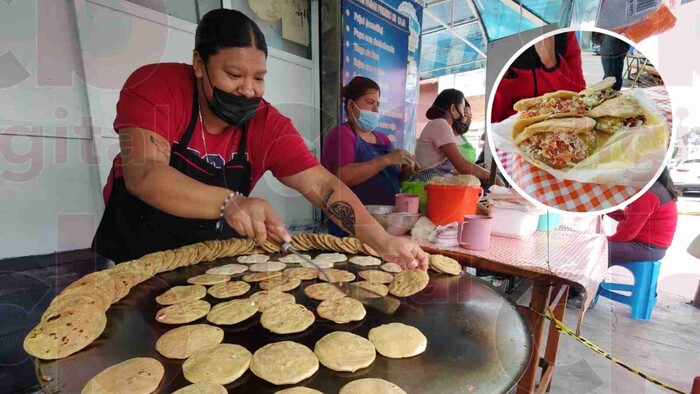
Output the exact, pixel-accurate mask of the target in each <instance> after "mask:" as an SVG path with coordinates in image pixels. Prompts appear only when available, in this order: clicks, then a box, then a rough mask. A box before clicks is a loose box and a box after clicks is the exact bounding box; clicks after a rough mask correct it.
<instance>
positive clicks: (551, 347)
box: [540, 285, 569, 393]
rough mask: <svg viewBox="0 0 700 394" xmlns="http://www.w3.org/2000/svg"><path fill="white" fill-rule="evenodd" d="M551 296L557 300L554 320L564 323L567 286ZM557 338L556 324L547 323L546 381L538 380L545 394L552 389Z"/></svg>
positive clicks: (557, 347)
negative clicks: (543, 386)
mask: <svg viewBox="0 0 700 394" xmlns="http://www.w3.org/2000/svg"><path fill="white" fill-rule="evenodd" d="M552 295H553V296H558V297H559V299H558V300H555V305H554V309H553V311H552V312H553V314H554V318H555V319H557V320H559V321H564V313H565V312H566V299H567V298H568V296H569V286H566V285H563V286H561V288H558V289H557V290H556V291H555V292H554V293H553V294H552ZM559 337H560V332H559V330H557V326H556V324H554V322H550V323H549V333H548V334H547V346H546V347H545V350H544V360H545V362H546V365H547V367H546V368H547V369H546V371H545V372H549V371H550V370H551V372H549V373H548V375H549V376H548V379H545V378H544V375H543V376H542V379H541V380H540V384H541V385H546V387H547V389H546V390H545V392H547V393H548V392H549V390H550V389H551V388H552V376H553V375H554V365H555V364H556V360H557V351H558V350H559Z"/></svg>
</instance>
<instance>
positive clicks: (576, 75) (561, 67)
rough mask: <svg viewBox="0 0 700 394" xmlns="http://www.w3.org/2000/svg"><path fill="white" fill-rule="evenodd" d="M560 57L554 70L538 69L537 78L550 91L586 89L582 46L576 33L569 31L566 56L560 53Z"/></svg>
mask: <svg viewBox="0 0 700 394" xmlns="http://www.w3.org/2000/svg"><path fill="white" fill-rule="evenodd" d="M558 57H559V64H558V66H557V67H556V68H555V69H554V70H544V69H540V70H537V78H538V80H541V81H542V82H543V87H545V86H546V87H547V89H546V90H547V91H550V92H553V91H557V90H570V91H573V92H579V91H581V90H583V89H585V88H586V80H585V79H584V77H583V68H582V64H581V62H582V60H581V47H580V46H579V43H578V40H577V39H576V34H575V33H573V32H569V33H567V42H566V52H565V53H564V56H562V55H558ZM542 91H543V92H544V90H542Z"/></svg>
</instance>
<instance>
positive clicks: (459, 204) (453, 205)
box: [425, 185, 483, 226]
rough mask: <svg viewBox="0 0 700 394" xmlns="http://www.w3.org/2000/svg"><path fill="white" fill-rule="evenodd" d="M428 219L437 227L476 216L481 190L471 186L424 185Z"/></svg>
mask: <svg viewBox="0 0 700 394" xmlns="http://www.w3.org/2000/svg"><path fill="white" fill-rule="evenodd" d="M425 191H426V192H427V195H428V203H427V210H428V215H427V216H428V219H430V221H432V222H433V223H435V224H436V225H438V226H444V225H446V224H449V223H453V222H461V221H462V220H464V217H465V216H467V215H475V214H476V206H477V203H478V202H479V198H480V197H481V195H482V193H483V190H482V189H481V188H480V187H473V186H443V185H426V186H425Z"/></svg>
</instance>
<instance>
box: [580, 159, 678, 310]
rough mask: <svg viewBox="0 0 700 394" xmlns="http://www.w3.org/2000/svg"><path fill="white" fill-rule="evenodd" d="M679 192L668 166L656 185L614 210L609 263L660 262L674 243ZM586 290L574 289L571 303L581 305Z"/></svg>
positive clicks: (609, 244)
mask: <svg viewBox="0 0 700 394" xmlns="http://www.w3.org/2000/svg"><path fill="white" fill-rule="evenodd" d="M676 200H677V194H676V190H675V187H674V185H673V181H672V180H671V174H670V173H669V172H668V169H664V171H663V172H662V173H661V175H660V176H659V178H658V179H657V180H656V182H654V184H653V185H652V186H651V188H649V190H647V191H646V192H645V193H644V194H642V195H641V196H640V197H639V198H638V199H636V200H635V201H633V202H631V203H630V204H629V205H628V206H626V207H625V209H624V210H619V211H615V212H611V213H609V214H608V216H609V217H611V218H613V219H614V220H616V221H618V222H619V223H618V224H617V230H616V231H615V234H613V235H611V236H609V237H608V265H615V264H616V263H627V262H635V261H659V260H661V259H662V258H663V257H664V256H665V255H666V250H667V249H668V247H669V246H671V241H673V235H674V234H675V233H676V224H677V223H678V210H677V207H676ZM581 304H583V291H582V290H580V289H575V288H571V289H570V290H569V299H568V301H567V305H568V306H569V307H573V308H579V307H581Z"/></svg>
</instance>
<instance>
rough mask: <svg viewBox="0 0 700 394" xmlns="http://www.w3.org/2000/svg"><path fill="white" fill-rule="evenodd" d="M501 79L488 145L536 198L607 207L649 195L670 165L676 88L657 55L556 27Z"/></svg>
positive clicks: (554, 204) (514, 181) (566, 207)
mask: <svg viewBox="0 0 700 394" xmlns="http://www.w3.org/2000/svg"><path fill="white" fill-rule="evenodd" d="M506 64H507V65H506V67H505V68H504V69H503V70H502V71H501V73H500V75H499V77H498V79H497V80H496V81H497V82H496V85H495V86H496V88H495V90H494V91H493V93H492V95H491V98H490V102H489V107H488V117H490V119H491V122H490V124H489V125H488V127H487V132H488V138H489V145H490V147H491V151H492V154H493V157H494V159H495V161H496V164H497V165H498V167H499V169H500V170H501V172H502V173H503V174H504V175H505V177H506V178H507V180H508V181H509V182H510V183H511V185H512V186H513V187H514V188H515V189H517V190H518V191H519V192H521V194H523V195H524V196H525V197H527V198H528V199H529V200H531V201H532V202H536V203H541V204H543V205H545V206H547V207H548V208H553V209H555V210H560V211H566V212H595V213H605V212H608V211H612V210H614V209H617V208H618V207H619V206H620V205H623V204H625V203H626V202H628V201H629V200H630V199H633V198H635V197H636V196H638V195H641V194H642V193H643V192H644V191H645V190H646V189H648V188H649V187H650V186H651V184H653V182H654V181H655V180H656V179H657V177H658V176H659V174H660V173H661V172H662V170H663V169H664V168H665V167H664V166H665V163H666V162H667V161H668V157H669V153H670V141H672V138H671V133H672V124H671V121H672V114H671V103H670V99H669V97H668V92H667V91H666V88H665V86H664V83H663V79H662V77H661V74H660V73H659V70H658V69H656V68H655V67H654V63H653V61H652V60H651V59H648V58H647V57H646V56H645V55H644V54H643V53H640V52H639V51H638V50H637V49H636V48H634V46H633V45H632V43H631V42H630V41H629V40H628V39H626V38H624V37H622V36H620V35H618V34H616V33H612V32H609V31H606V30H602V29H593V30H571V29H562V30H556V31H553V32H551V33H548V34H544V35H542V36H540V37H539V38H538V39H536V40H534V41H532V42H530V43H528V44H526V45H525V46H524V47H523V48H522V49H521V50H520V51H518V52H517V53H516V54H515V55H514V56H513V57H512V58H511V60H510V61H509V62H508V63H506Z"/></svg>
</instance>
